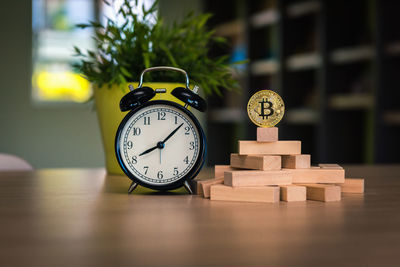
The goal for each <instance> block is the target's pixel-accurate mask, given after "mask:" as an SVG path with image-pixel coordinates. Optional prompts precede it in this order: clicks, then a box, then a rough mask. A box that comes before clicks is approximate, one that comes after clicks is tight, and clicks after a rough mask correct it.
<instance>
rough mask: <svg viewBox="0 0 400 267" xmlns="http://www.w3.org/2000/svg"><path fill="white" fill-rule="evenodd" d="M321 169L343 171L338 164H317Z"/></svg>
mask: <svg viewBox="0 0 400 267" xmlns="http://www.w3.org/2000/svg"><path fill="white" fill-rule="evenodd" d="M318 166H319V167H321V168H323V169H343V167H342V166H340V165H339V164H318Z"/></svg>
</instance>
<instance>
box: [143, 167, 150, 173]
mask: <svg viewBox="0 0 400 267" xmlns="http://www.w3.org/2000/svg"><path fill="white" fill-rule="evenodd" d="M143 169H144V174H145V175H146V174H147V172H148V171H149V166H144V167H143Z"/></svg>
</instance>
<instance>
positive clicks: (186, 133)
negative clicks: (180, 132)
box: [185, 126, 190, 135]
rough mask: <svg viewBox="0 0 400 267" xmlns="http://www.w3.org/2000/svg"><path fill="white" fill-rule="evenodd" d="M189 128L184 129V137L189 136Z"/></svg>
mask: <svg viewBox="0 0 400 267" xmlns="http://www.w3.org/2000/svg"><path fill="white" fill-rule="evenodd" d="M189 131H190V127H189V126H186V127H185V135H189Z"/></svg>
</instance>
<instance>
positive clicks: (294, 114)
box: [285, 108, 319, 125]
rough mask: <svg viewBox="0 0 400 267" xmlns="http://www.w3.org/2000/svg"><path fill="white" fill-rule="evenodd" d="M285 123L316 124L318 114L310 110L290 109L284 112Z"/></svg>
mask: <svg viewBox="0 0 400 267" xmlns="http://www.w3.org/2000/svg"><path fill="white" fill-rule="evenodd" d="M285 117H286V121H287V122H288V123H290V124H298V125H300V124H301V125H304V124H316V123H318V121H319V114H318V112H317V111H316V110H314V109H311V108H291V109H288V110H287V111H286V115H285Z"/></svg>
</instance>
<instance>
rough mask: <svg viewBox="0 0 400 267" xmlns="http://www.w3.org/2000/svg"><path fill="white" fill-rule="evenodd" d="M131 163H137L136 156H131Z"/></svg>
mask: <svg viewBox="0 0 400 267" xmlns="http://www.w3.org/2000/svg"><path fill="white" fill-rule="evenodd" d="M132 163H133V164H136V163H137V156H133V157H132Z"/></svg>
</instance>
